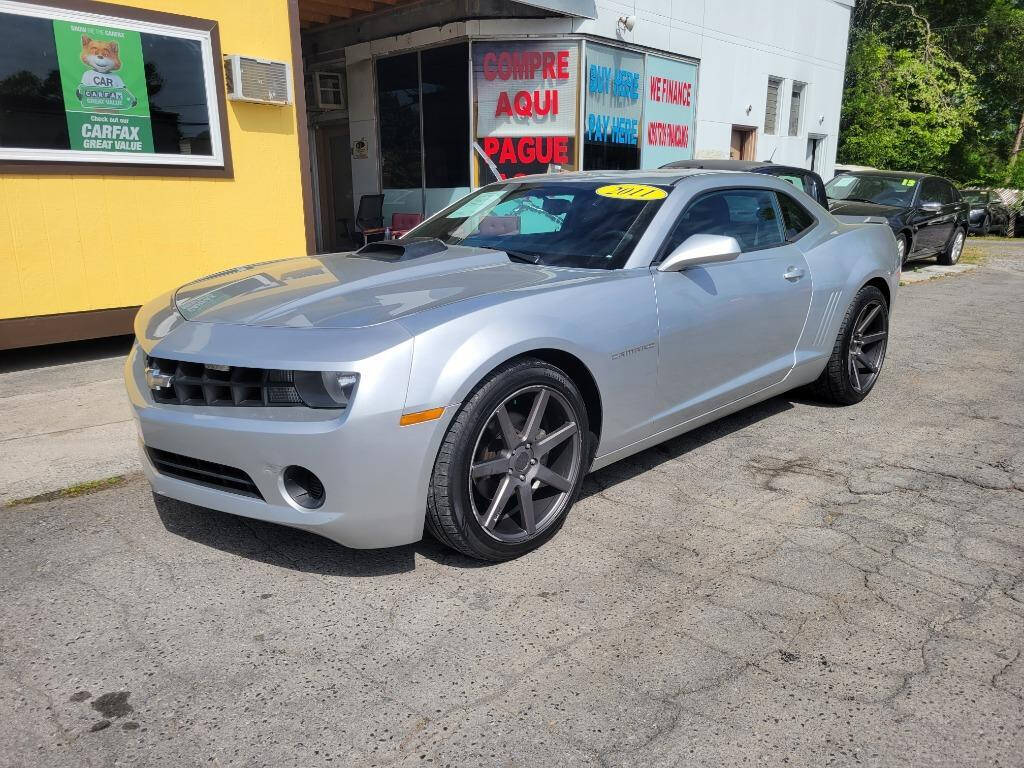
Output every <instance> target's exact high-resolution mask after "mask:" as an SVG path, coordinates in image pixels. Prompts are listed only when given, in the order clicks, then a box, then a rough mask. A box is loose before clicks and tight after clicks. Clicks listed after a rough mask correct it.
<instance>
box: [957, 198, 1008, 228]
mask: <svg viewBox="0 0 1024 768" xmlns="http://www.w3.org/2000/svg"><path fill="white" fill-rule="evenodd" d="M960 195H961V196H962V197H963V199H964V200H966V201H967V202H968V203H970V205H971V214H970V223H971V226H970V229H971V232H974V233H976V234H979V235H988V234H990V233H991V232H992V231H993V230H996V231H998V232H1000V233H1002V234H1004V235H1009V234H1010V231H1011V229H1012V226H1011V225H1012V223H1013V214H1012V213H1011V212H1010V209H1009V208H1007V207H1006V206H1005V205H1003V201H1002V200H1000V198H999V195H998V194H997V193H996V192H993V191H992V190H990V189H965V190H963V191H962V192H961V193H960Z"/></svg>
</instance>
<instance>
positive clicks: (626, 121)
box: [585, 112, 639, 147]
mask: <svg viewBox="0 0 1024 768" xmlns="http://www.w3.org/2000/svg"><path fill="white" fill-rule="evenodd" d="M638 137H639V132H638V121H637V120H634V119H632V118H629V117H612V116H611V115H595V114H594V113H593V112H591V113H589V114H587V132H586V137H585V138H586V140H587V141H599V142H601V143H602V144H629V145H632V146H634V147H635V146H636V145H637V139H638Z"/></svg>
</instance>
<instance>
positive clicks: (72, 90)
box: [0, 0, 225, 167]
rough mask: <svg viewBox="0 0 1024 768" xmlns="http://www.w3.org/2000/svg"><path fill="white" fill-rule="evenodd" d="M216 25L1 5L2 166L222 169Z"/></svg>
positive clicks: (2, 2)
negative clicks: (45, 164) (48, 164)
mask: <svg viewBox="0 0 1024 768" xmlns="http://www.w3.org/2000/svg"><path fill="white" fill-rule="evenodd" d="M133 15H134V14H133ZM212 27H213V25H212V24H210V25H209V26H207V27H206V28H198V27H196V28H193V27H177V26H170V25H166V24H158V23H153V22H149V21H142V20H139V19H135V18H120V17H113V16H108V15H104V14H96V13H89V12H85V11H77V10H66V9H61V8H50V7H44V6H38V5H30V4H28V3H21V2H10V1H8V0H0V161H3V160H24V161H45V162H55V161H56V162H78V163H82V162H85V163H101V164H106V163H132V164H141V165H177V166H212V167H223V166H224V156H225V152H224V140H223V136H222V126H221V124H220V122H221V121H220V110H219V104H220V102H219V98H221V94H220V92H219V89H218V87H217V77H216V70H215V68H214V67H215V62H214V58H213V48H214V46H213V39H212V34H213V31H212Z"/></svg>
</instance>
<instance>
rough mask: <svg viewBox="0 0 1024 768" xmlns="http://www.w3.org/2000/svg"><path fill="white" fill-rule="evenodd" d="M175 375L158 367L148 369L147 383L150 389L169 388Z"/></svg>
mask: <svg viewBox="0 0 1024 768" xmlns="http://www.w3.org/2000/svg"><path fill="white" fill-rule="evenodd" d="M173 379H174V377H173V376H172V375H171V374H169V373H161V372H160V371H159V370H158V369H156V368H147V369H146V384H148V385H149V388H150V389H167V388H168V387H170V386H171V382H172V381H173Z"/></svg>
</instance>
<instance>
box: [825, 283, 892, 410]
mask: <svg viewBox="0 0 1024 768" xmlns="http://www.w3.org/2000/svg"><path fill="white" fill-rule="evenodd" d="M888 343H889V305H888V303H887V302H886V300H885V295H884V294H883V293H882V292H881V291H880V290H878V288H876V287H875V286H873V285H866V286H864V287H863V288H861V289H860V291H859V292H858V293H857V295H856V296H855V297H854V299H853V301H852V302H851V303H850V307H849V309H847V310H846V317H844V318H843V324H842V325H841V326H840V327H839V335H838V336H837V337H836V343H835V345H834V346H833V347H832V355H831V356H830V357H829V361H828V364H827V365H826V366H825V370H824V371H822V372H821V376H819V377H818V380H817V381H816V382H814V384H813V385H811V386H812V390H813V392H814V394H815V395H816V396H817V397H818V398H819V399H820V400H824V401H825V402H828V403H834V404H835V405H854V404H856V403H859V402H860V401H861V400H863V399H864V398H865V397H867V396H868V393H870V392H871V390H872V389H874V386H875V383H876V382H877V381H878V377H879V375H880V374H881V372H882V364H883V363H884V362H885V352H886V348H887V347H888Z"/></svg>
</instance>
